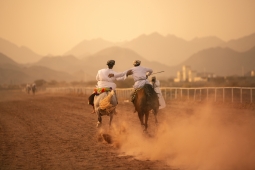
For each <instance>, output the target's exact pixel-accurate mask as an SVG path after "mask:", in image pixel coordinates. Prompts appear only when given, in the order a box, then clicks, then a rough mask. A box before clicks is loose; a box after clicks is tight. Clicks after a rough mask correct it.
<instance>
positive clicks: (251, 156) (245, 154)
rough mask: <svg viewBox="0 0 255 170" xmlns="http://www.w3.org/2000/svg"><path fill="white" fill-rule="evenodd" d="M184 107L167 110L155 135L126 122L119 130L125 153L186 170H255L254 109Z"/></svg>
mask: <svg viewBox="0 0 255 170" xmlns="http://www.w3.org/2000/svg"><path fill="white" fill-rule="evenodd" d="M180 110H181V111H180V112H176V113H173V112H172V111H171V112H169V113H167V112H166V113H164V115H162V116H161V117H160V123H159V125H158V126H157V131H156V132H155V133H154V134H153V135H148V134H147V135H146V134H144V133H143V132H142V130H141V127H140V126H138V125H137V126H136V125H134V124H129V123H128V122H122V126H121V127H122V128H121V130H120V129H118V132H116V131H115V132H116V133H115V141H118V145H117V146H118V147H119V149H120V152H121V154H124V155H132V156H134V157H135V158H136V159H141V160H163V161H165V162H166V164H168V165H169V166H171V167H173V168H178V169H179V168H180V169H185V170H216V169H219V170H240V169H242V170H243V169H245V170H249V169H255V163H254V162H255V115H254V114H255V113H254V110H253V111H252V110H237V109H231V108H219V107H218V108H217V107H215V106H210V105H207V106H200V107H196V108H194V107H193V109H192V110H188V109H186V110H185V106H182V107H181V108H180ZM151 118H153V117H152V116H151ZM137 119H138V118H137ZM150 127H151V126H150ZM115 129H117V128H115ZM151 129H152V128H150V129H149V134H150V130H151ZM116 134H117V135H116Z"/></svg>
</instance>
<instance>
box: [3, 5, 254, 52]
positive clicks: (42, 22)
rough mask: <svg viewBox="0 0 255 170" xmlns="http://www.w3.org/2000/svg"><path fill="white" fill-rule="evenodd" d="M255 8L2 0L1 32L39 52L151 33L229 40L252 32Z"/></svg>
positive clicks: (242, 6) (188, 38) (5, 36)
mask: <svg viewBox="0 0 255 170" xmlns="http://www.w3.org/2000/svg"><path fill="white" fill-rule="evenodd" d="M254 9H255V1H254V0H192V1H187V0H6V1H4V0H1V1H0V25H1V26H0V37H1V38H4V39H6V40H8V41H11V42H13V43H14V44H17V45H19V46H27V47H29V48H30V49H32V50H33V51H35V52H36V53H38V54H41V55H47V54H52V55H62V54H63V53H65V52H66V51H68V50H70V49H71V48H72V47H74V46H75V45H77V44H78V43H80V42H81V41H83V40H91V39H95V38H103V39H105V40H108V41H112V42H119V41H126V40H132V39H134V38H136V37H137V36H139V35H141V34H151V33H153V32H158V33H160V34H162V35H164V36H165V35H168V34H172V35H176V36H177V37H180V38H183V39H185V40H191V39H193V38H195V37H205V36H217V37H219V38H221V39H222V40H225V41H228V40H230V39H236V38H240V37H243V36H246V35H249V34H252V33H254V32H255V22H254V21H255V10H254Z"/></svg>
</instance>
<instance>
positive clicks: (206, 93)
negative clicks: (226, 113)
mask: <svg viewBox="0 0 255 170" xmlns="http://www.w3.org/2000/svg"><path fill="white" fill-rule="evenodd" d="M206 100H207V101H208V88H207V89H206Z"/></svg>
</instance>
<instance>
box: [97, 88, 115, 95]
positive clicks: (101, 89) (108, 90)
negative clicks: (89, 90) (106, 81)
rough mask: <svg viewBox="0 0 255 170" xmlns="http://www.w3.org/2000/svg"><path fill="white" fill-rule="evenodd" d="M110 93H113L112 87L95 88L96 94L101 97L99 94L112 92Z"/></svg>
mask: <svg viewBox="0 0 255 170" xmlns="http://www.w3.org/2000/svg"><path fill="white" fill-rule="evenodd" d="M110 91H112V88H111V87H103V88H95V89H94V93H95V94H96V95H99V94H101V93H104V92H110Z"/></svg>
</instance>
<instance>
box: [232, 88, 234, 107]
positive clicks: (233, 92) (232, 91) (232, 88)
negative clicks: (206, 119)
mask: <svg viewBox="0 0 255 170" xmlns="http://www.w3.org/2000/svg"><path fill="white" fill-rule="evenodd" d="M233 93H234V90H233V87H232V103H233V102H234V99H233V96H234V94H233Z"/></svg>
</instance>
